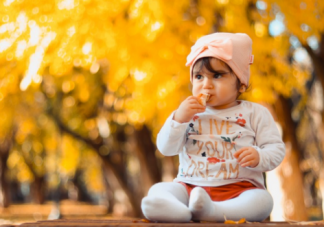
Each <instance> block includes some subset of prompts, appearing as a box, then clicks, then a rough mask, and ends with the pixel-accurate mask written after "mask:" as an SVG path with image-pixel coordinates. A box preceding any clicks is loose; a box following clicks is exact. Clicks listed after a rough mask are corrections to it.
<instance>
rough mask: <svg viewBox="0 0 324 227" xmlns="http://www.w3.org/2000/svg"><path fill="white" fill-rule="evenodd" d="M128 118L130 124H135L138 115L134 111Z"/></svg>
mask: <svg viewBox="0 0 324 227" xmlns="http://www.w3.org/2000/svg"><path fill="white" fill-rule="evenodd" d="M129 118H130V120H131V121H132V122H137V121H138V119H139V114H138V113H137V112H135V111H132V112H131V113H130V114H129Z"/></svg>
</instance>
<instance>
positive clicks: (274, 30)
mask: <svg viewBox="0 0 324 227" xmlns="http://www.w3.org/2000/svg"><path fill="white" fill-rule="evenodd" d="M284 31H285V25H284V23H283V22H282V21H280V20H277V19H275V20H273V21H271V22H270V25H269V32H270V35H272V36H278V35H280V34H281V33H283V32H284Z"/></svg>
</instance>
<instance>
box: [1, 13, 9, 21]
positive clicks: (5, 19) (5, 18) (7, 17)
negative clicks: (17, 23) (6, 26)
mask: <svg viewBox="0 0 324 227" xmlns="http://www.w3.org/2000/svg"><path fill="white" fill-rule="evenodd" d="M8 21H9V16H8V15H4V16H3V17H2V22H5V23H7V22H8Z"/></svg>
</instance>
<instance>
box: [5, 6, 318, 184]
mask: <svg viewBox="0 0 324 227" xmlns="http://www.w3.org/2000/svg"><path fill="white" fill-rule="evenodd" d="M256 3H264V4H265V6H266V7H263V8H262V7H261V8H260V7H259V8H256ZM276 7H277V8H276ZM323 9H324V3H323V1H315V0H303V1H299V0H298V1H294V0H289V1H281V0H263V1H255V0H253V1H244V0H216V1H215V0H201V1H188V0H177V1H163V0H154V1H151V0H121V1H118V0H47V1H44V0H33V1H24V0H3V1H1V2H0V109H1V112H0V127H1V129H2V130H0V137H1V138H3V137H4V136H5V135H6V133H7V132H9V131H10V130H11V129H12V128H13V122H15V123H16V125H18V127H17V132H16V135H15V139H16V141H17V142H18V144H19V146H22V147H24V144H28V143H30V144H32V145H31V147H30V148H29V147H28V146H27V145H25V149H26V146H27V148H28V149H27V153H28V152H33V154H35V155H36V156H37V155H38V156H37V157H40V155H41V154H42V153H43V152H45V153H46V154H47V156H46V160H45V161H44V162H45V163H46V164H45V166H44V163H43V164H42V165H40V166H42V168H40V167H39V169H42V170H39V172H42V171H45V169H46V170H47V171H51V172H55V171H57V169H58V167H57V165H60V168H61V169H60V170H61V171H62V172H64V173H65V174H67V175H72V174H73V173H74V171H75V170H76V168H77V167H78V165H79V164H80V163H79V162H81V161H80V160H81V159H82V160H83V159H84V158H85V156H86V155H85V154H84V155H82V154H80V149H81V148H80V145H78V144H76V142H75V141H73V140H72V139H70V138H69V137H66V136H63V137H62V135H61V134H60V133H59V130H58V129H57V127H56V126H55V124H54V123H53V122H52V121H51V120H49V119H48V117H47V116H46V113H42V108H45V107H46V103H45V102H46V101H45V97H44V95H43V93H46V95H47V96H48V97H47V98H53V97H55V96H56V95H57V94H58V93H59V91H62V92H63V93H64V94H65V96H64V98H62V99H63V101H62V102H63V106H62V108H63V109H64V111H62V116H61V117H62V118H63V119H66V118H68V117H70V118H69V122H68V126H69V127H70V128H71V129H79V128H80V127H81V126H84V127H85V130H87V131H86V132H84V131H82V132H81V133H83V134H84V135H87V136H89V137H90V138H97V137H98V135H99V133H102V132H100V129H99V130H98V129H97V125H98V123H97V121H98V120H97V117H98V118H99V116H92V115H91V114H92V111H93V108H96V107H97V103H95V101H93V100H92V97H94V96H99V95H101V94H100V89H99V87H94V86H95V84H96V83H94V82H93V80H95V79H96V77H95V75H96V74H97V73H99V72H100V73H102V74H103V75H102V78H101V80H102V82H103V83H104V86H105V87H106V88H107V90H108V91H107V92H106V93H105V94H104V98H103V107H100V108H103V109H108V110H112V109H113V110H114V112H113V113H111V112H109V111H107V113H103V114H102V115H103V116H104V117H105V118H106V120H107V122H108V123H109V122H110V121H114V122H115V123H118V124H120V125H124V124H126V123H130V124H134V125H138V124H144V123H145V124H148V125H149V126H150V127H151V128H152V130H153V136H155V135H156V134H157V132H158V131H159V129H160V127H161V125H162V124H163V123H164V121H165V119H166V118H167V116H169V114H170V113H171V112H172V111H174V110H175V109H176V108H177V107H178V105H179V104H180V102H181V101H182V100H184V99H185V98H186V97H187V96H188V95H190V93H191V92H190V82H189V69H188V68H186V67H185V66H184V65H185V62H186V56H187V54H188V53H189V52H190V47H191V46H192V45H193V44H194V42H195V41H196V40H197V39H198V38H199V37H201V36H202V35H206V34H209V33H211V32H214V31H216V30H217V31H224V32H244V33H247V34H249V35H250V37H251V38H252V40H253V54H254V56H255V61H254V64H253V65H252V67H251V89H250V92H248V93H247V94H244V95H243V96H242V98H244V99H249V100H251V101H256V102H268V103H274V102H275V101H276V98H277V95H278V94H282V95H284V96H290V95H291V94H292V92H293V90H294V89H296V90H297V91H298V92H299V93H300V94H305V92H306V91H305V83H306V81H307V79H308V78H309V74H310V73H309V68H307V67H304V68H302V67H300V65H298V64H295V63H293V62H290V60H289V58H288V57H287V56H291V54H292V53H290V49H289V48H290V46H291V43H290V40H289V35H287V34H286V33H282V34H280V35H278V36H276V37H273V36H271V35H270V34H269V24H270V23H271V21H273V20H275V19H276V17H277V16H278V15H279V14H278V13H279V12H280V11H281V12H282V13H283V14H284V21H285V26H286V29H287V30H289V31H290V32H291V33H292V34H293V35H294V36H296V37H298V39H299V40H300V42H301V43H302V44H304V43H306V42H307V40H308V39H309V38H310V37H313V36H314V37H315V38H317V39H318V40H319V39H320V37H319V36H320V33H321V32H323V26H324V21H323V20H324V19H323V18H324V17H323V15H321V16H320V17H318V16H317V15H319V14H323ZM296 15H298V16H296ZM279 16H280V15H279ZM76 69H77V70H79V69H82V70H87V71H88V73H81V72H79V73H77V72H76V71H75V70H76ZM97 84H98V83H97ZM41 85H42V86H41ZM41 89H44V91H42V90H41ZM91 102H93V103H91ZM85 103H91V105H90V107H89V106H86V105H85V106H84V107H83V106H82V104H85ZM36 104H37V105H36ZM76 105H80V106H81V107H82V108H81V109H82V111H81V112H78V113H76V112H73V111H74V110H73V107H74V106H76ZM81 114H83V115H85V116H89V117H88V120H86V121H84V122H83V121H82V118H81V117H80V115H81ZM100 117H102V116H100ZM35 119H36V123H35ZM108 123H107V124H108ZM108 126H109V125H108ZM40 128H43V129H42V130H41V129H40ZM111 130H112V131H113V129H111ZM50 132H52V133H50ZM53 132H54V133H53ZM108 132H109V131H108ZM108 132H107V130H106V133H108ZM61 137H62V138H61ZM38 140H39V141H38ZM26 141H27V142H26ZM60 142H61V143H62V144H63V145H62V147H60V145H59V144H60ZM17 149H18V148H17ZM19 149H22V148H19ZM60 152H61V153H60ZM36 156H35V157H36ZM58 156H60V157H58ZM18 157H19V154H17V153H16V152H13V153H12V154H11V156H10V158H9V160H8V166H10V168H14V166H16V165H17V163H18V161H19V160H20V158H18ZM34 160H36V159H34ZM87 161H88V162H89V163H93V165H85V166H87V168H89V169H87V174H86V176H88V177H89V179H94V178H98V179H99V178H100V174H99V172H100V170H99V167H98V165H96V164H95V163H97V162H98V160H97V159H96V158H95V156H93V155H90V156H89V158H88V160H87ZM83 165H84V164H83ZM21 168H25V167H24V166H22V167H21ZM25 169H26V168H25ZM28 173H29V172H28V171H27V170H26V171H25V172H23V174H21V175H19V178H20V179H27V178H28V177H29V175H28ZM53 179H54V178H53ZM99 181H100V182H101V180H87V182H88V183H90V184H91V185H92V186H91V187H92V188H93V190H101V187H102V185H100V184H98V182H99ZM53 182H54V181H53Z"/></svg>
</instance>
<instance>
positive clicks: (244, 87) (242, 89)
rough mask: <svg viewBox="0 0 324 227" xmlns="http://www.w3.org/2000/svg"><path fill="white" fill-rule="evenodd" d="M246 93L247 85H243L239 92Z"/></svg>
mask: <svg viewBox="0 0 324 227" xmlns="http://www.w3.org/2000/svg"><path fill="white" fill-rule="evenodd" d="M245 91H246V85H244V84H242V85H241V87H240V90H239V92H240V93H243V92H245Z"/></svg>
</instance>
